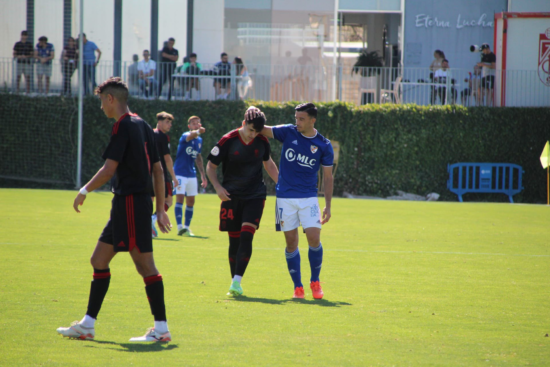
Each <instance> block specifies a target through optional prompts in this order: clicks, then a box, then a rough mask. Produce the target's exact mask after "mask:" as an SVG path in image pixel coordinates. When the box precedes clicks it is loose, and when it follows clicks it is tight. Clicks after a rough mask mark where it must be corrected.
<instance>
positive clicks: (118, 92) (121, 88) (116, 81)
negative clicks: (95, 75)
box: [95, 76, 128, 103]
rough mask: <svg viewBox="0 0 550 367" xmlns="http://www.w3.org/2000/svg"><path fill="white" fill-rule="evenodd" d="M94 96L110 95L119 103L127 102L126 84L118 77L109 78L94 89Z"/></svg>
mask: <svg viewBox="0 0 550 367" xmlns="http://www.w3.org/2000/svg"><path fill="white" fill-rule="evenodd" d="M95 94H97V95H99V94H110V95H112V96H113V97H115V98H116V99H117V100H118V101H119V102H122V103H126V102H127V101H128V84H126V82H125V81H124V80H122V78H120V77H118V76H117V77H114V76H113V77H110V78H109V79H107V80H105V81H104V82H103V83H101V84H100V85H99V86H98V87H97V88H96V89H95Z"/></svg>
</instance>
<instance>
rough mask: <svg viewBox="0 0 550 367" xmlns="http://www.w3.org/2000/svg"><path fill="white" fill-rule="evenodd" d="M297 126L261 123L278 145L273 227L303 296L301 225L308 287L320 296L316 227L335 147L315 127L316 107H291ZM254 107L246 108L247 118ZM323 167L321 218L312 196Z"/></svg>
mask: <svg viewBox="0 0 550 367" xmlns="http://www.w3.org/2000/svg"><path fill="white" fill-rule="evenodd" d="M295 110H296V112H295V118H296V125H279V126H265V127H264V128H263V130H262V135H265V136H267V137H269V138H275V139H277V140H279V141H280V142H282V143H283V148H282V151H281V160H280V162H279V180H278V182H277V186H276V191H277V204H276V219H277V224H276V228H277V230H278V231H283V232H284V234H285V240H286V252H285V255H286V261H287V265H288V271H289V273H290V276H291V278H292V281H293V282H294V298H304V287H303V285H302V280H301V272H300V252H299V250H298V227H299V226H300V224H301V225H302V228H303V229H304V231H305V233H306V237H307V242H308V243H309V254H308V257H309V265H310V267H311V282H310V288H311V291H312V294H313V298H315V299H321V298H323V290H322V289H321V285H320V281H319V274H320V273H321V264H322V262H323V246H322V245H321V225H323V224H325V223H327V222H328V221H329V219H330V217H331V213H330V209H331V201H332V187H333V178H332V165H333V161H334V151H333V150H332V145H331V144H330V140H328V139H326V138H325V137H323V136H322V135H321V134H319V132H318V131H317V130H316V129H315V127H314V126H315V121H316V120H317V107H315V105H314V104H313V103H304V104H301V105H299V106H297V107H296V108H295ZM258 112H259V110H258V109H257V108H255V107H250V108H249V110H248V111H247V116H248V115H251V116H255V115H256V114H257V113H258ZM321 166H322V167H323V183H324V187H325V208H324V209H323V213H322V216H321V211H320V209H319V201H318V199H317V173H318V171H319V169H320V167H321Z"/></svg>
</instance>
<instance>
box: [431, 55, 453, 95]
mask: <svg viewBox="0 0 550 367" xmlns="http://www.w3.org/2000/svg"><path fill="white" fill-rule="evenodd" d="M449 74H450V70H449V61H448V60H447V59H443V60H442V62H441V68H439V69H437V70H436V71H435V73H434V83H439V84H442V86H435V91H436V92H437V95H438V96H439V99H440V101H441V104H445V103H446V92H447V87H446V84H447V78H448V77H450V75H449ZM451 84H453V81H452V80H451ZM455 99H456V90H455V89H454V88H453V87H451V103H454V100H455Z"/></svg>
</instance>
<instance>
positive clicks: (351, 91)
mask: <svg viewBox="0 0 550 367" xmlns="http://www.w3.org/2000/svg"><path fill="white" fill-rule="evenodd" d="M246 67H247V73H248V75H246V73H244V74H243V73H242V69H240V68H237V67H236V65H234V64H232V65H231V67H230V69H229V70H228V71H226V72H222V71H220V70H217V68H216V67H215V64H207V63H204V64H202V65H201V68H200V70H198V69H196V68H195V69H192V70H189V69H188V70H184V68H183V66H182V65H181V64H180V65H178V66H175V65H174V64H170V63H157V68H156V71H155V74H154V76H153V78H150V79H149V80H148V81H145V80H144V79H141V80H140V78H139V77H138V72H137V64H136V63H132V62H120V63H116V62H109V61H101V62H100V63H99V64H98V65H97V66H95V67H94V66H92V65H89V66H84V72H85V77H84V84H85V87H84V90H85V93H86V94H91V93H92V92H93V88H95V87H94V86H95V85H97V83H100V82H102V81H103V80H105V79H107V78H109V77H110V76H113V75H115V74H119V76H121V77H122V78H123V79H124V80H126V81H127V83H128V85H129V88H130V93H131V94H132V95H133V96H135V97H137V98H149V99H151V98H160V99H172V100H182V101H186V100H214V99H233V100H235V99H247V98H252V99H258V100H267V101H279V102H285V101H306V100H307V101H314V102H326V101H331V100H333V99H337V100H341V101H345V102H353V103H356V104H365V103H415V104H418V105H437V104H439V105H444V104H460V105H465V106H550V85H549V84H550V83H548V81H547V80H545V79H544V78H542V79H541V77H540V75H539V73H538V72H537V71H536V70H533V71H511V70H507V71H499V70H496V71H493V75H492V76H487V77H484V76H481V75H474V73H473V70H463V69H449V70H446V71H444V72H442V71H439V72H433V71H430V70H429V69H428V68H354V67H353V66H343V65H340V66H338V67H335V66H333V65H327V66H323V65H311V63H310V64H308V65H300V64H290V63H289V64H285V65H276V64H272V65H252V64H251V65H246ZM22 72H25V73H26V74H28V78H29V90H28V92H29V94H31V95H36V94H45V93H46V92H48V94H49V95H61V94H64V95H76V93H77V91H78V88H77V85H78V78H77V76H76V74H77V72H76V69H75V68H73V67H72V66H70V67H68V66H67V64H64V63H62V62H60V60H53V62H52V65H51V67H49V68H44V67H43V66H39V64H37V63H34V64H30V65H28V66H27V67H25V68H21V67H20V66H18V64H17V62H15V61H14V60H13V59H11V58H5V59H0V91H3V92H5V93H16V92H17V90H18V88H17V84H18V83H17V79H18V76H17V74H20V73H22ZM50 73H51V75H50V76H49V78H47V76H48V74H50ZM40 74H42V75H40ZM25 77H26V75H23V76H21V77H20V79H21V80H20V82H19V84H20V87H19V92H20V93H25V92H27V84H26V80H25ZM47 79H49V90H46V81H47Z"/></svg>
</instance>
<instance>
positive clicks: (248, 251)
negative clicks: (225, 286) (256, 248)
mask: <svg viewBox="0 0 550 367" xmlns="http://www.w3.org/2000/svg"><path fill="white" fill-rule="evenodd" d="M254 232H256V230H255V229H254V227H250V226H243V227H242V231H241V238H240V245H239V251H238V252H237V266H236V267H235V275H239V276H243V275H244V272H245V271H246V267H247V266H248V262H249V261H250V257H251V256H252V240H253V239H254Z"/></svg>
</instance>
